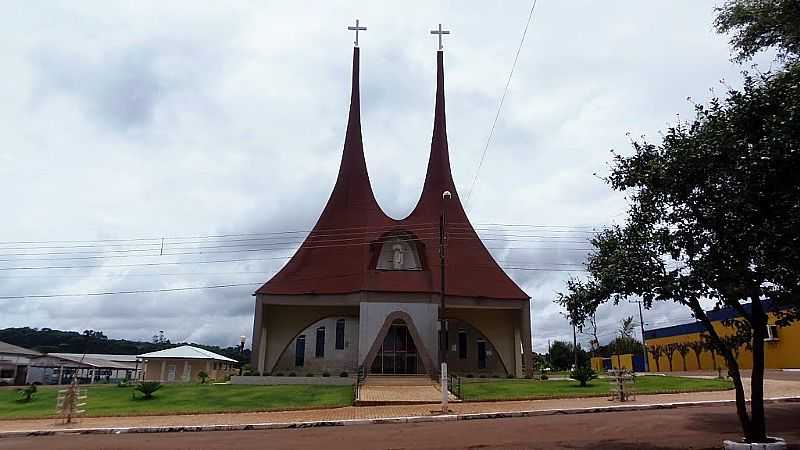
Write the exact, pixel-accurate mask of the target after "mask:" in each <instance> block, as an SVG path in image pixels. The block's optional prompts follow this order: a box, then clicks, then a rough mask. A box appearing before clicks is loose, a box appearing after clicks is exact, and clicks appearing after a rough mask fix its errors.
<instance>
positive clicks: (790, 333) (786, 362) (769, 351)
mask: <svg viewBox="0 0 800 450" xmlns="http://www.w3.org/2000/svg"><path fill="white" fill-rule="evenodd" d="M775 321H776V317H775V315H774V314H769V323H770V324H775ZM713 323H714V329H715V330H717V333H719V335H720V336H727V335H731V334H733V332H734V329H733V328H732V327H728V326H726V325H725V324H724V323H722V322H713ZM700 336H701V333H690V334H683V335H679V336H669V337H663V338H655V339H648V340H647V346H648V347H652V346H654V345H667V344H672V343H688V342H695V341H699V340H701V337H700ZM798 348H800V322H795V323H793V324H791V325H789V326H787V327H778V339H777V340H774V341H765V342H764V365H765V367H766V368H768V369H797V368H800V351H798V350H797V349H798ZM647 357H648V364H649V365H648V368H649V369H650V371H651V372H655V371H656V370H657V368H656V362H655V359H654V358H653V355H652V353H649V352H648V356H647ZM738 361H739V367H740V368H742V369H751V368H752V367H753V354H752V352H751V351H750V350H747V349H746V348H744V347H742V348H741V350H740V352H739V358H738ZM658 365H659V368H660V371H661V372H668V371H669V370H670V366H669V358H668V357H667V355H664V354H662V355H661V357H660V358H659V364H658ZM726 367H727V365H726V364H725V359H724V358H723V357H722V356H721V355H719V354H717V355H716V358H713V357H712V355H711V352H710V351H708V350H704V351H703V352H702V353H701V354H700V366H699V367H698V364H697V357H696V355H695V353H694V351H693V350H691V349H690V350H689V353H688V354H687V355H686V369H685V370H690V371H692V370H716V369H717V368H722V369H725V368H726ZM672 370H674V371H682V370H684V366H683V358H682V357H681V355H680V353H678V352H677V351H676V352H675V353H674V354H673V355H672Z"/></svg>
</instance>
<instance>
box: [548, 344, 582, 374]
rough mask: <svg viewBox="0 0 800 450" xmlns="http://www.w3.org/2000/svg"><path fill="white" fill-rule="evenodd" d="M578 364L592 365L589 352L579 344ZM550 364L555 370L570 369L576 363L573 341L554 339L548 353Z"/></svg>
mask: <svg viewBox="0 0 800 450" xmlns="http://www.w3.org/2000/svg"><path fill="white" fill-rule="evenodd" d="M577 351H578V366H582V365H586V366H588V365H590V364H589V363H590V358H589V354H588V353H587V352H586V351H585V350H583V349H582V348H581V347H580V346H578V349H577ZM547 359H548V361H549V362H550V366H551V367H552V368H553V369H554V370H569V369H570V368H571V367H572V366H573V364H574V363H575V347H573V345H572V343H571V342H564V341H554V342H553V343H552V345H550V352H549V353H548V355H547Z"/></svg>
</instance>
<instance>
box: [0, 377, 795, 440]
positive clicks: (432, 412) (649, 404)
mask: <svg viewBox="0 0 800 450" xmlns="http://www.w3.org/2000/svg"><path fill="white" fill-rule="evenodd" d="M764 387H765V395H766V397H767V398H773V399H777V400H776V401H796V400H799V399H800V382H797V381H785V380H767V381H766V382H765V386H764ZM733 399H734V392H733V391H732V390H730V391H718V392H695V393H685V394H659V395H639V396H638V397H637V399H636V400H634V401H630V402H626V403H616V402H610V401H608V400H607V399H606V398H605V397H597V398H572V399H552V400H528V401H513V402H477V403H471V402H464V403H455V404H452V405H451V408H450V409H451V410H452V415H450V416H444V417H441V416H440V417H438V418H435V416H437V412H436V410H437V406H438V405H437V404H428V405H392V406H370V407H353V406H348V407H343V408H331V409H316V410H305V411H276V412H256V413H225V414H198V415H173V416H131V417H91V418H82V419H80V420H79V421H78V422H77V423H74V424H72V425H70V426H65V425H63V424H58V423H57V422H56V421H55V420H54V419H37V420H0V435H6V436H8V435H10V433H11V432H13V433H15V434H16V433H31V432H34V433H37V432H38V433H47V432H49V431H54V430H59V432H62V431H66V430H69V429H74V430H76V431H77V430H87V429H95V430H99V429H106V430H108V431H107V432H115V431H113V430H124V429H130V428H139V429H140V430H138V431H139V432H144V431H147V430H146V429H147V428H152V430H151V431H198V430H199V429H200V428H199V427H203V428H208V429H209V430H213V429H232V430H235V429H251V428H253V426H252V425H253V424H261V425H264V426H265V427H269V428H279V427H284V428H287V427H302V426H319V425H320V424H321V425H325V424H327V425H345V424H348V425H352V424H366V423H381V422H389V421H393V422H397V421H409V419H411V420H412V421H425V420H458V419H464V418H494V417H514V416H517V415H519V416H531V415H537V414H542V415H546V414H561V413H569V412H572V413H578V412H593V411H601V410H609V409H610V410H631V409H637V408H639V409H653V408H660V407H678V406H699V405H702V404H708V405H713V404H725V403H730V402H732V401H733ZM281 424H283V425H282V426H281ZM304 424H306V425H304ZM314 424H317V425H314ZM248 426H249V428H248ZM183 427H194V428H192V429H182V428H183ZM109 429H110V430H109ZM116 432H125V431H116Z"/></svg>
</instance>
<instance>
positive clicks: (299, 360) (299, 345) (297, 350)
mask: <svg viewBox="0 0 800 450" xmlns="http://www.w3.org/2000/svg"><path fill="white" fill-rule="evenodd" d="M305 361H306V336H305V335H302V334H301V335H300V336H297V341H296V342H295V344H294V365H295V366H297V367H303V364H304V363H305Z"/></svg>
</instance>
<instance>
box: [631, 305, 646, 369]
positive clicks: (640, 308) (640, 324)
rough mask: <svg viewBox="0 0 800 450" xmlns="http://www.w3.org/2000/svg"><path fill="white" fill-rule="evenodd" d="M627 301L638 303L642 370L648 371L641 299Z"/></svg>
mask: <svg viewBox="0 0 800 450" xmlns="http://www.w3.org/2000/svg"><path fill="white" fill-rule="evenodd" d="M628 303H637V304H638V305H639V326H640V327H641V330H642V352H643V356H644V371H645V372H649V371H650V370H649V367H648V366H649V364H648V363H647V343H646V342H645V341H644V316H643V315H642V301H641V300H634V301H631V300H628Z"/></svg>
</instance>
